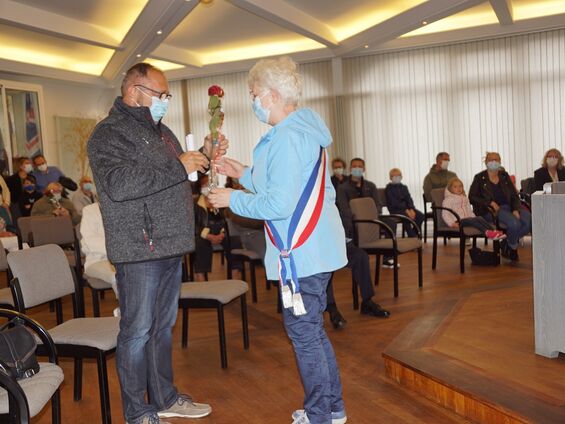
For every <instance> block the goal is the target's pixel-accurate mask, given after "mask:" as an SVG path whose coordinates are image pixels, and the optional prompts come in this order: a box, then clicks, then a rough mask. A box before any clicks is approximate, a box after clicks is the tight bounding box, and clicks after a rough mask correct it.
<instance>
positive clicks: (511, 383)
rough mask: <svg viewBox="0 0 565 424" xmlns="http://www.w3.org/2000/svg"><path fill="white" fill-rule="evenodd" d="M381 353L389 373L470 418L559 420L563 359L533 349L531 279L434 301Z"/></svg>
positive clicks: (564, 398) (563, 412)
mask: <svg viewBox="0 0 565 424" xmlns="http://www.w3.org/2000/svg"><path fill="white" fill-rule="evenodd" d="M564 325H565V323H564ZM383 357H384V361H385V367H386V372H387V375H388V376H389V377H391V378H392V379H394V380H396V381H397V382H398V383H400V384H401V385H403V386H405V387H407V388H409V389H411V390H414V391H415V392H417V393H419V394H421V395H422V396H425V397H426V398H428V399H430V400H433V401H435V402H437V403H439V404H440V405H442V406H444V407H446V408H449V409H451V410H453V411H455V412H457V413H458V414H460V415H461V416H463V417H466V418H467V419H469V420H471V421H474V422H480V423H544V424H548V423H565V359H564V358H563V357H562V356H560V357H559V358H557V359H547V358H544V357H541V356H538V355H536V354H535V353H534V321H533V299H532V285H531V283H528V282H526V283H525V282H518V283H513V282H508V283H502V284H496V285H493V286H492V287H488V288H485V287H484V286H482V287H481V288H479V289H478V290H468V291H467V292H466V293H463V294H461V297H460V298H459V299H454V300H449V301H445V302H442V303H438V305H437V308H435V310H432V311H429V312H428V313H427V314H426V315H423V316H421V317H419V318H417V319H415V320H414V321H413V322H412V323H411V324H409V325H408V326H407V327H406V328H405V329H404V330H403V331H402V332H401V333H400V335H399V336H398V337H397V338H396V339H395V340H394V341H393V342H392V343H391V344H390V345H389V346H388V347H387V348H386V349H385V351H384V352H383Z"/></svg>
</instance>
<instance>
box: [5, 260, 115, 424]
mask: <svg viewBox="0 0 565 424" xmlns="http://www.w3.org/2000/svg"><path fill="white" fill-rule="evenodd" d="M69 268H70V270H71V274H72V276H73V282H74V285H75V292H74V293H73V294H72V304H73V315H74V318H84V316H85V314H84V298H83V296H82V290H80V288H81V287H80V284H79V283H78V280H77V278H76V275H75V273H74V268H73V267H69ZM10 287H11V288H12V294H13V296H14V304H15V305H16V309H17V310H18V311H19V312H21V313H25V311H26V308H25V302H24V299H23V295H22V291H21V288H20V283H19V281H18V279H17V278H14V279H12V281H11V283H10ZM55 305H56V306H55V309H56V314H57V324H58V325H59V324H61V323H62V322H63V312H62V303H61V299H56V300H55ZM55 346H56V348H57V354H58V356H59V357H62V358H73V359H74V400H75V401H79V400H81V399H82V360H83V359H85V358H86V359H96V364H97V368H98V387H99V392H100V410H101V417H102V423H103V424H110V423H111V422H112V419H111V411H110V392H109V386H108V367H107V358H108V356H110V355H111V354H113V353H114V352H115V351H116V349H115V348H114V349H109V350H106V351H104V350H100V349H98V348H96V347H91V346H81V345H73V344H56V345H55ZM37 351H38V353H39V354H42V355H43V354H45V351H44V347H43V346H38V349H37Z"/></svg>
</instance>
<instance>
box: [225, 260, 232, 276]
mask: <svg viewBox="0 0 565 424" xmlns="http://www.w3.org/2000/svg"><path fill="white" fill-rule="evenodd" d="M232 266H233V265H232V261H231V259H229V258H228V266H227V267H226V268H227V274H226V277H227V279H228V280H231V279H232V278H233V272H232Z"/></svg>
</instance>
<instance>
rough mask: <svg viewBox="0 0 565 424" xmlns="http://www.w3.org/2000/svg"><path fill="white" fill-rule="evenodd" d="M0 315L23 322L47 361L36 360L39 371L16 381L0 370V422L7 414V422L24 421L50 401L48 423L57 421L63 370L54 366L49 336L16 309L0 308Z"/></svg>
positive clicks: (59, 410) (25, 422)
mask: <svg viewBox="0 0 565 424" xmlns="http://www.w3.org/2000/svg"><path fill="white" fill-rule="evenodd" d="M0 317H2V318H7V319H13V318H16V317H17V318H18V319H19V320H20V321H21V322H23V323H24V325H25V326H26V327H27V328H28V329H30V330H31V331H32V332H33V333H35V334H36V335H37V337H38V338H39V339H40V340H41V342H42V343H43V346H45V354H46V356H47V358H48V362H39V366H40V369H39V373H38V374H35V375H34V376H33V377H31V378H25V379H22V380H19V381H16V379H14V378H13V377H11V376H9V375H8V374H6V373H5V372H4V371H2V370H0V422H6V420H4V419H3V418H2V417H3V416H6V415H7V416H8V417H10V419H11V420H12V421H10V420H8V422H13V423H21V424H27V423H29V420H30V418H32V417H35V416H36V415H38V414H39V413H40V412H41V411H42V410H43V407H44V406H45V405H46V404H47V402H49V400H51V413H52V422H53V423H54V424H58V423H60V422H61V399H60V394H59V386H60V385H61V383H62V382H63V378H64V376H63V370H62V369H61V368H60V367H59V366H58V365H57V352H56V349H55V345H54V343H53V340H52V339H51V336H50V335H49V333H47V331H46V330H45V329H44V328H43V327H42V326H41V325H39V324H38V323H37V322H35V321H34V320H32V319H30V318H28V317H27V316H25V315H24V314H21V313H19V312H16V311H11V310H7V309H0ZM2 388H3V390H2Z"/></svg>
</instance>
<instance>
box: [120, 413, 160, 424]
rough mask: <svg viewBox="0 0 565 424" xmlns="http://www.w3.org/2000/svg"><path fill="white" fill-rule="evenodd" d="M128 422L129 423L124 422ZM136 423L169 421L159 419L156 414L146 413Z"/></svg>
mask: <svg viewBox="0 0 565 424" xmlns="http://www.w3.org/2000/svg"><path fill="white" fill-rule="evenodd" d="M126 424H129V423H126ZM137 424H171V423H170V422H169V421H163V420H160V419H159V417H158V416H157V415H146V416H144V417H143V418H142V419H141V421H138V422H137Z"/></svg>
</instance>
